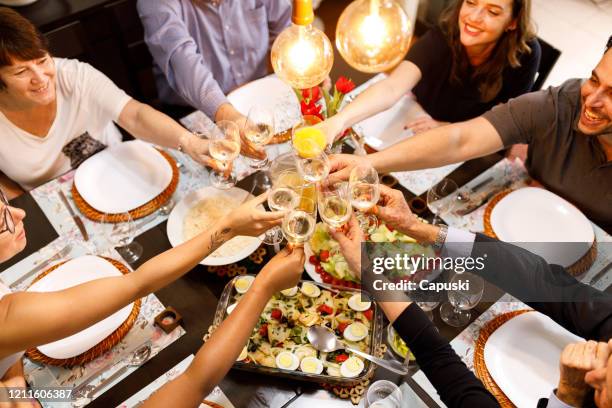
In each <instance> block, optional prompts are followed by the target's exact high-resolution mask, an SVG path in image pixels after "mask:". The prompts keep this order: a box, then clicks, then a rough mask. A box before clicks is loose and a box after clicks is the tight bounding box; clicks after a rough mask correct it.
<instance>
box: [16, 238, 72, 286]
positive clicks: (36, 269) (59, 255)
mask: <svg viewBox="0 0 612 408" xmlns="http://www.w3.org/2000/svg"><path fill="white" fill-rule="evenodd" d="M70 251H72V245H71V244H67V245H66V246H64V247H63V248H62V249H60V250H59V251H57V252H56V253H55V255H53V256H52V257H50V258H49V259H47V260H45V261H43V262H41V263H40V264H38V266H36V267H34V268H33V269H32V270H30V271H29V272H28V273H26V274H25V275H23V276H21V277H19V278H18V279H17V280H16V281H14V282H13V283H11V286H10V288H11V289H14V288H16V287H17V286H19V285H20V284H21V283H23V282H24V281H26V280H27V279H28V278H30V277H31V276H33V275H35V274H37V273H39V272H42V271H43V270H44V269H46V268H47V266H49V265H50V264H51V263H52V262H55V261H59V260H60V259H62V258H64V257H65V256H66V255H68V254H69V253H70Z"/></svg>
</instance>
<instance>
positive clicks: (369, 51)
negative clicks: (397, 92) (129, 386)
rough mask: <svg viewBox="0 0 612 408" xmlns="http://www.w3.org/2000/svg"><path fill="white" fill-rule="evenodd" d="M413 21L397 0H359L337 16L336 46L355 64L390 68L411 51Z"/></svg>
mask: <svg viewBox="0 0 612 408" xmlns="http://www.w3.org/2000/svg"><path fill="white" fill-rule="evenodd" d="M411 37H412V24H411V23H410V19H409V18H408V16H407V15H406V13H405V11H404V10H403V9H402V7H401V6H400V5H399V4H397V2H396V1H395V0H357V1H354V2H353V3H351V4H350V5H349V6H348V7H347V8H346V9H345V10H344V11H343V12H342V15H341V16H340V18H339V19H338V25H337V27H336V47H337V48H338V51H340V55H342V58H344V59H345V60H346V62H348V64H349V65H351V66H352V67H353V68H355V69H357V70H359V71H363V72H368V73H375V72H382V71H387V70H389V69H391V68H393V67H394V66H395V65H397V64H398V63H399V62H400V61H401V60H402V59H403V58H404V57H405V56H406V53H407V52H408V46H409V45H410V39H411Z"/></svg>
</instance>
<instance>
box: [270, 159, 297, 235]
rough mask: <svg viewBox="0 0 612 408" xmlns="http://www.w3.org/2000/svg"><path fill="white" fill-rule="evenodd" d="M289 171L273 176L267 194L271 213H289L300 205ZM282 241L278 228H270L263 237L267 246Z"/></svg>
mask: <svg viewBox="0 0 612 408" xmlns="http://www.w3.org/2000/svg"><path fill="white" fill-rule="evenodd" d="M293 174H295V173H294V172H292V171H291V170H285V171H284V172H281V174H278V175H275V176H276V177H274V182H273V184H272V188H271V189H270V192H269V193H268V207H270V209H271V210H272V211H290V210H293V209H295V208H296V207H298V206H299V205H300V201H301V200H300V191H299V189H296V187H295V185H294V184H292V182H291V180H292V179H293V177H292V175H293ZM282 240H283V233H282V230H281V228H280V227H274V228H270V229H269V230H268V231H266V233H265V235H264V239H263V242H265V243H266V244H269V245H274V244H278V243H280V242H281V241H282Z"/></svg>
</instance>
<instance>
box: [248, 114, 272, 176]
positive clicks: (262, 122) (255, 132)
mask: <svg viewBox="0 0 612 408" xmlns="http://www.w3.org/2000/svg"><path fill="white" fill-rule="evenodd" d="M242 134H243V135H244V137H245V138H246V139H247V140H248V141H249V142H251V143H252V144H253V145H254V146H255V147H257V148H259V149H262V150H263V152H264V155H265V157H264V158H263V159H255V158H249V159H248V162H249V165H250V166H251V167H252V168H254V169H262V168H264V167H267V166H268V163H269V162H268V155H267V154H266V151H265V150H264V149H263V148H264V147H265V146H266V145H267V144H268V142H270V140H271V139H272V137H273V136H274V112H273V111H272V110H271V109H268V108H265V107H262V106H253V107H252V108H251V109H250V110H249V115H248V116H247V120H246V121H245V123H244V126H243V128H242Z"/></svg>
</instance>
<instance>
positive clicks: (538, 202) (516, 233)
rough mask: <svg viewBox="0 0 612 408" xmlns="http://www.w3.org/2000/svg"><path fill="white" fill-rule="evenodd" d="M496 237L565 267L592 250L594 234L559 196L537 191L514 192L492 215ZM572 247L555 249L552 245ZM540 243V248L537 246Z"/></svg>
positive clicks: (587, 222) (546, 191)
mask: <svg viewBox="0 0 612 408" xmlns="http://www.w3.org/2000/svg"><path fill="white" fill-rule="evenodd" d="M491 226H492V228H493V231H494V232H495V234H496V235H497V237H498V238H499V239H500V240H502V241H506V242H514V243H518V245H519V246H521V247H523V248H525V249H527V250H529V251H531V252H534V253H536V254H538V255H540V256H542V257H543V258H544V259H546V261H548V262H549V263H552V264H558V265H562V266H564V267H568V266H570V265H572V264H574V263H575V262H576V261H578V260H579V259H580V258H581V257H582V256H584V254H586V253H587V251H588V250H589V249H590V248H591V245H592V244H593V240H594V239H595V232H594V231H593V226H592V225H591V223H590V221H589V220H588V219H587V218H586V217H585V216H584V214H582V212H580V210H579V209H578V208H576V207H575V206H574V205H572V204H570V203H569V202H567V201H566V200H564V199H563V198H561V197H559V196H558V195H556V194H554V193H551V192H550V191H548V190H545V189H543V188H537V187H525V188H521V189H518V190H515V191H513V192H511V193H510V194H508V195H507V196H505V197H504V198H502V199H501V200H500V201H499V202H498V203H497V204H496V205H495V207H493V211H492V212H491ZM566 242H568V243H569V242H571V243H575V244H569V245H568V244H565V245H554V244H551V243H566ZM538 243H540V244H538Z"/></svg>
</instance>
